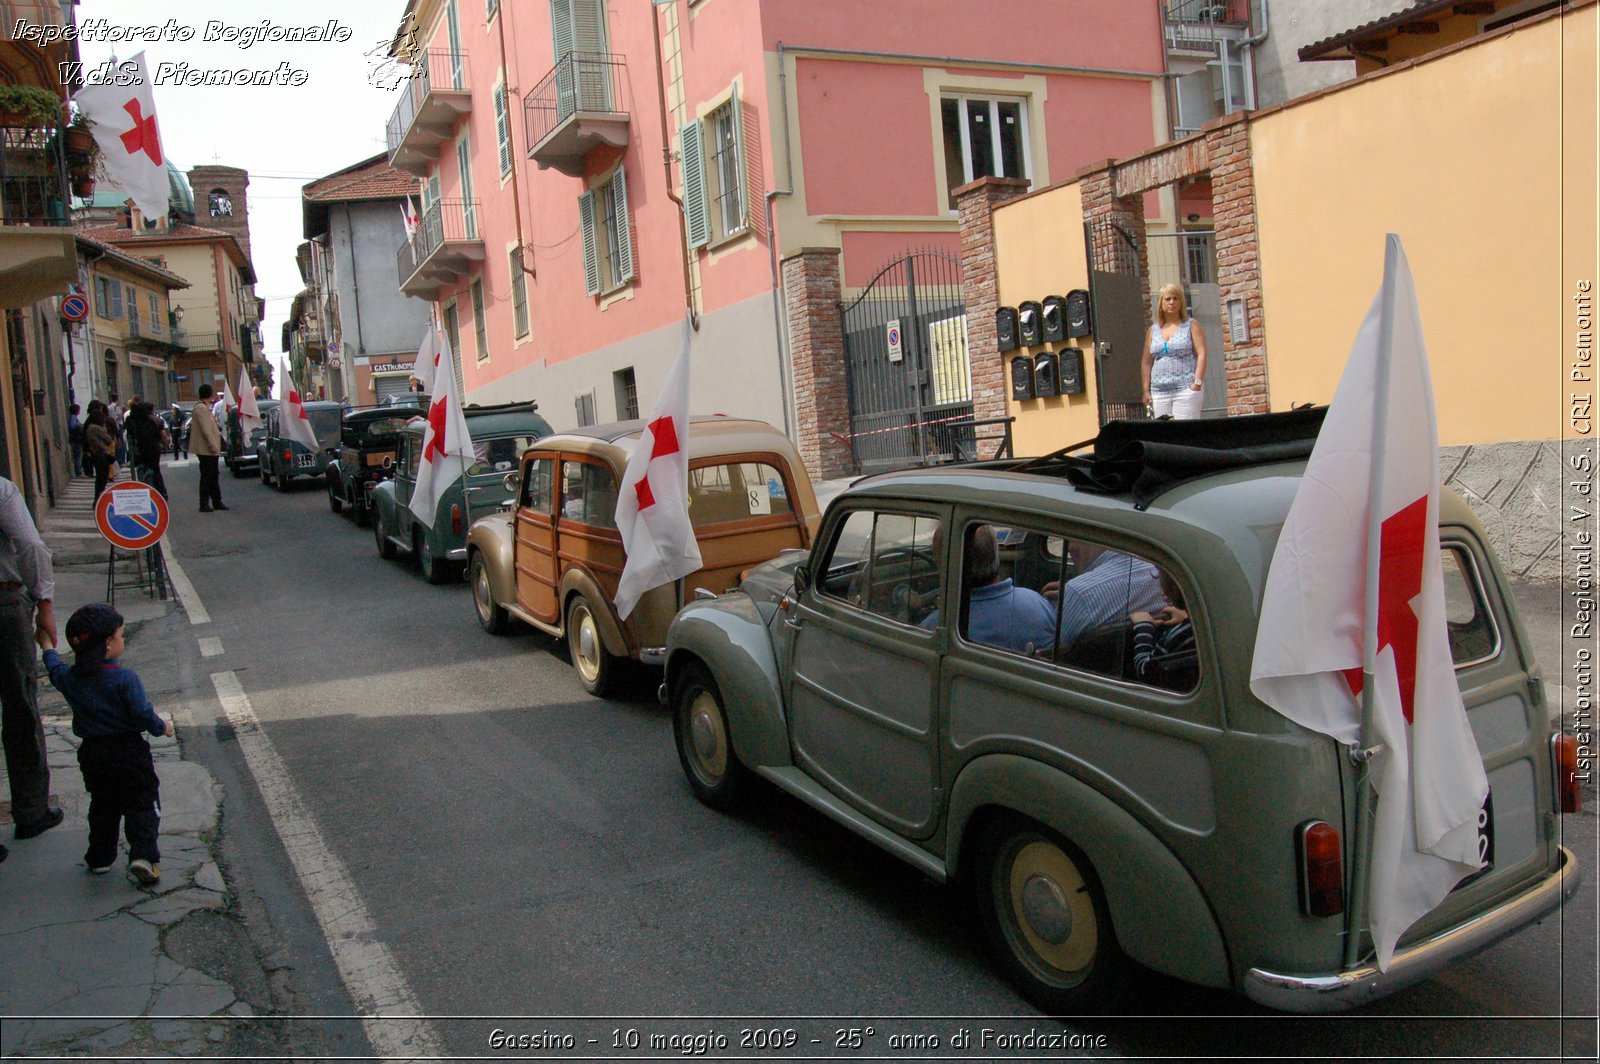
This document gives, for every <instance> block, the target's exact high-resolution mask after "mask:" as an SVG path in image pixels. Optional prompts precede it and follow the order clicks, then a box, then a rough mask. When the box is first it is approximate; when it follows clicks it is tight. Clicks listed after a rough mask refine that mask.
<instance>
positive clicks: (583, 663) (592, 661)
mask: <svg viewBox="0 0 1600 1064" xmlns="http://www.w3.org/2000/svg"><path fill="white" fill-rule="evenodd" d="M572 621H573V625H572V627H573V634H572V639H573V644H572V650H573V654H572V660H573V664H575V665H577V666H578V672H579V673H581V674H582V675H583V678H584V679H585V680H587V681H588V682H590V683H593V682H594V680H595V677H597V676H599V675H600V633H599V632H597V631H596V630H595V626H594V617H593V615H591V614H590V613H589V607H587V606H585V605H582V604H580V605H578V606H576V607H574V608H573V611H572Z"/></svg>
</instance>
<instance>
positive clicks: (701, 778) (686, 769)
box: [672, 661, 750, 809]
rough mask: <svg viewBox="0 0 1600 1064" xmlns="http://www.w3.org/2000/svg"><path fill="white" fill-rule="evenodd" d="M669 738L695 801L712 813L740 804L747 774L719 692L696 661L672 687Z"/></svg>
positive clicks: (709, 672)
mask: <svg viewBox="0 0 1600 1064" xmlns="http://www.w3.org/2000/svg"><path fill="white" fill-rule="evenodd" d="M672 736H673V739H674V740H676V742H677V744H678V761H679V762H680V763H682V765H683V774H684V775H685V776H687V777H689V786H690V787H691V788H693V790H694V793H695V797H697V798H699V799H700V800H701V801H702V802H704V803H706V804H707V805H709V806H711V807H712V808H713V809H732V808H733V807H734V806H736V805H738V804H739V801H740V799H741V798H743V796H744V793H745V791H746V789H747V788H748V787H749V784H750V770H749V769H747V768H745V767H744V764H743V763H742V762H741V761H740V760H739V755H737V754H735V753H734V752H733V738H732V735H731V733H730V732H729V730H728V714H727V712H726V711H725V710H724V709H723V707H722V692H721V691H719V690H718V689H717V682H716V680H714V679H712V677H711V671H710V670H709V669H707V668H706V667H705V666H704V665H702V664H701V663H700V662H698V661H695V662H691V663H689V664H688V665H686V666H684V668H683V673H682V676H681V677H680V678H679V679H678V680H677V682H676V683H674V684H673V688H672Z"/></svg>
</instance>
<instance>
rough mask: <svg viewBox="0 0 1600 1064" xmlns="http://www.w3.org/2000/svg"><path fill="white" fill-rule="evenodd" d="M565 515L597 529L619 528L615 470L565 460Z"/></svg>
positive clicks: (568, 459) (590, 463)
mask: <svg viewBox="0 0 1600 1064" xmlns="http://www.w3.org/2000/svg"><path fill="white" fill-rule="evenodd" d="M561 516H562V517H565V518H567V519H569V520H572V521H579V522H581V523H583V524H586V525H590V526H592V527H594V528H616V527H617V482H616V478H615V477H613V476H612V475H611V468H610V467H609V466H603V465H601V464H600V463H598V462H582V461H578V460H577V459H575V458H564V459H562V461H561Z"/></svg>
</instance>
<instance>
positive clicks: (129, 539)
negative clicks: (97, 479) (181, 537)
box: [94, 484, 169, 550]
mask: <svg viewBox="0 0 1600 1064" xmlns="http://www.w3.org/2000/svg"><path fill="white" fill-rule="evenodd" d="M94 519H95V524H97V525H98V526H99V527H100V534H101V535H102V536H104V537H105V538H106V540H107V541H108V542H110V543H111V545H112V546H114V547H121V548H122V549H123V550H143V549H144V548H145V547H150V546H154V545H155V544H156V542H158V541H159V540H160V539H161V537H162V536H164V535H166V533H167V521H168V519H169V514H168V512H167V500H165V499H163V498H162V497H161V495H160V493H159V492H157V491H155V490H154V489H152V488H151V487H150V485H148V484H113V485H111V486H110V487H109V488H107V489H106V490H105V491H104V492H102V493H101V495H100V498H99V501H97V502H96V503H95V505H94Z"/></svg>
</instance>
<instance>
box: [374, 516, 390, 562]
mask: <svg viewBox="0 0 1600 1064" xmlns="http://www.w3.org/2000/svg"><path fill="white" fill-rule="evenodd" d="M372 538H373V539H374V540H376V541H377V544H378V557H380V558H382V559H384V560H385V561H388V560H389V559H391V558H393V557H394V542H393V541H392V540H391V539H390V538H389V537H388V536H386V535H384V534H383V512H382V511H381V510H380V511H379V512H378V513H376V514H373V516H372Z"/></svg>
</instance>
